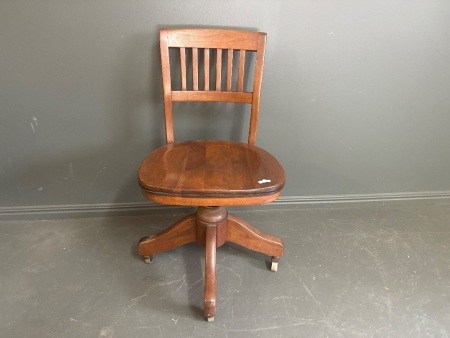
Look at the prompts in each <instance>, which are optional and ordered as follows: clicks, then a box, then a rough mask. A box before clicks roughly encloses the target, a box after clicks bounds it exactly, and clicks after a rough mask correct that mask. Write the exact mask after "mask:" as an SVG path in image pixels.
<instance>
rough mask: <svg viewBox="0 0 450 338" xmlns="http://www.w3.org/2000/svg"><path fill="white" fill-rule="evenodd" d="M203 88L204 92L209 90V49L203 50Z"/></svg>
mask: <svg viewBox="0 0 450 338" xmlns="http://www.w3.org/2000/svg"><path fill="white" fill-rule="evenodd" d="M204 60H205V65H204V68H205V87H204V90H209V48H205V56H204Z"/></svg>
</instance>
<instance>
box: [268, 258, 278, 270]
mask: <svg viewBox="0 0 450 338" xmlns="http://www.w3.org/2000/svg"><path fill="white" fill-rule="evenodd" d="M279 261H280V257H272V264H271V266H270V270H272V271H275V272H276V271H278V262H279Z"/></svg>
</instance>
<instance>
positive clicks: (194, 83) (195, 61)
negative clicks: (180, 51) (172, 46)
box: [192, 48, 198, 90]
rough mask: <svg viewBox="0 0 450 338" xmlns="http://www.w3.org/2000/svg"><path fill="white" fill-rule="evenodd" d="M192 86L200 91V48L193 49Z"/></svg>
mask: <svg viewBox="0 0 450 338" xmlns="http://www.w3.org/2000/svg"><path fill="white" fill-rule="evenodd" d="M192 86H193V89H194V90H198V48H192Z"/></svg>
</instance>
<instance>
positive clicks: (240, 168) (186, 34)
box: [139, 29, 285, 321]
mask: <svg viewBox="0 0 450 338" xmlns="http://www.w3.org/2000/svg"><path fill="white" fill-rule="evenodd" d="M265 43H266V34H265V33H258V32H250V31H239V30H223V29H162V30H161V31H160V48H161V65H162V80H163V92H164V110H165V123H166V141H167V145H165V146H163V147H161V148H159V149H157V150H155V151H153V152H152V153H151V154H150V155H148V156H147V157H146V158H145V159H144V161H143V162H142V165H141V167H140V168H139V184H140V186H141V189H142V192H143V194H144V196H145V197H146V198H147V199H149V200H151V201H153V202H156V203H161V204H167V205H178V206H197V207H198V208H197V211H196V212H195V213H194V214H191V215H188V216H186V217H184V218H183V219H181V220H179V221H178V222H176V223H175V224H174V225H172V226H171V227H169V228H168V229H166V230H164V231H162V232H160V233H158V234H156V235H152V236H148V237H144V238H142V239H141V240H140V242H139V255H141V256H143V257H144V260H145V262H147V263H150V262H151V261H152V259H153V256H154V255H155V254H156V253H158V252H161V251H166V250H171V249H174V248H176V247H178V246H181V245H183V244H186V243H190V242H198V243H200V244H201V245H204V246H206V255H205V256H206V259H205V289H204V290H205V291H204V315H205V318H206V319H207V320H208V321H213V320H214V315H215V312H216V309H215V308H216V248H217V247H219V246H221V245H223V244H224V243H225V242H227V241H229V242H233V243H236V244H239V245H241V246H243V247H245V248H248V249H250V250H254V251H257V252H261V253H264V254H266V255H268V256H271V257H272V266H271V270H273V271H277V267H278V261H279V258H280V257H281V256H282V255H283V251H284V247H283V242H282V240H281V239H279V238H277V237H273V236H270V235H267V234H264V233H262V232H260V231H258V230H257V229H255V228H253V227H252V226H250V225H249V224H248V223H247V222H245V221H243V220H242V219H239V218H238V217H236V216H233V215H230V214H228V212H227V210H226V208H225V207H226V206H236V205H257V204H263V203H268V202H271V201H274V200H276V199H277V198H278V196H279V194H280V191H281V189H282V188H283V186H284V183H285V174H284V171H283V168H282V167H281V165H280V164H279V163H278V161H277V160H276V159H275V158H274V157H273V156H272V155H271V154H269V153H268V152H267V151H265V150H263V149H261V148H258V147H256V146H255V141H256V129H257V122H258V111H259V105H260V91H261V82H262V73H263V62H264V51H265ZM169 49H176V50H179V56H180V58H179V59H180V60H181V62H179V67H180V71H179V73H180V74H181V89H180V90H174V89H173V88H172V79H171V69H172V68H171V67H173V65H171V63H170V58H169ZM172 53H173V52H171V54H172ZM247 53H256V56H255V62H254V64H255V67H254V71H253V81H252V82H253V88H252V90H251V91H244V72H246V69H244V68H245V65H246V60H245V57H246V54H247ZM234 54H235V55H236V56H238V58H239V61H238V62H235V67H233V55H234ZM199 55H201V56H203V57H202V58H201V57H199ZM211 55H212V56H213V57H210V56H211ZM223 55H224V57H222V56H223ZM187 56H188V57H187ZM210 59H211V60H215V66H214V62H211V64H210ZM235 59H237V57H235ZM186 60H188V61H186ZM199 60H202V61H203V62H201V63H202V64H203V69H204V71H203V72H202V71H199V70H201V68H202V67H201V66H202V65H201V64H200V65H199ZM222 60H224V62H223V64H222ZM225 61H226V62H225ZM235 61H237V60H235ZM177 63H178V61H177ZM191 63H192V66H191ZM177 67H178V65H177ZM233 68H237V88H233V80H236V78H235V76H236V74H232V72H233ZM191 69H192V74H191V73H190V70H191ZM173 73H174V74H175V72H173ZM199 73H200V74H199ZM202 73H203V74H202ZM225 74H226V75H225ZM191 75H192V76H191ZM223 75H224V76H223ZM201 76H203V78H201ZM199 77H200V79H202V80H203V84H204V86H203V88H202V89H201V88H199V87H200V86H199V82H200V81H199ZM190 79H192V81H189V80H190ZM210 79H215V81H214V82H215V85H214V83H212V82H213V81H210ZM191 82H192V83H191ZM200 83H201V82H200ZM212 87H213V88H212ZM234 87H236V81H235V82H234ZM236 89H237V90H236ZM175 101H176V102H179V101H182V102H186V101H206V102H237V103H243V104H249V105H250V106H251V113H250V125H249V129H250V130H249V136H248V143H240V142H232V141H217V140H197V141H186V142H180V143H176V142H175V141H174V131H173V130H174V129H173V118H172V115H173V114H172V102H175Z"/></svg>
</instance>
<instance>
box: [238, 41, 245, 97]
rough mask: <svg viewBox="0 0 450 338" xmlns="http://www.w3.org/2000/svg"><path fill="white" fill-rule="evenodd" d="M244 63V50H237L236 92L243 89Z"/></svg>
mask: <svg viewBox="0 0 450 338" xmlns="http://www.w3.org/2000/svg"><path fill="white" fill-rule="evenodd" d="M244 65H245V50H244V49H241V50H240V51H239V70H238V92H243V91H244Z"/></svg>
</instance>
